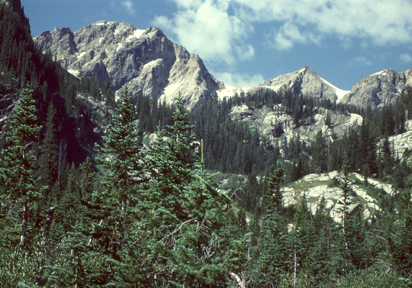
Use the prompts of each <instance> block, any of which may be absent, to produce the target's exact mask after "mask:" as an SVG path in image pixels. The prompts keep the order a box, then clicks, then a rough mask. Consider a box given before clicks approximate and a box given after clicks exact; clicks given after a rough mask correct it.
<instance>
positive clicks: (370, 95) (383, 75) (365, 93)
mask: <svg viewBox="0 0 412 288" xmlns="http://www.w3.org/2000/svg"><path fill="white" fill-rule="evenodd" d="M406 85H409V86H411V85H412V69H408V70H406V71H405V72H400V73H398V72H396V71H395V70H388V69H385V70H382V71H380V72H377V73H374V74H372V75H369V76H368V77H366V78H364V79H361V80H359V81H358V82H357V83H356V84H355V85H354V86H353V88H352V90H351V91H350V92H349V93H347V94H346V95H344V96H343V98H342V99H341V101H340V102H342V103H348V104H353V105H355V106H360V107H367V106H372V107H382V106H383V105H384V104H385V103H389V102H392V103H395V102H396V98H397V97H398V96H399V95H400V94H401V93H402V90H403V89H405V87H406Z"/></svg>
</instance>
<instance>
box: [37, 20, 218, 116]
mask: <svg viewBox="0 0 412 288" xmlns="http://www.w3.org/2000/svg"><path fill="white" fill-rule="evenodd" d="M34 41H35V43H36V44H37V45H38V47H42V49H43V50H45V51H46V50H49V51H50V52H51V53H52V55H55V58H56V59H57V60H58V61H60V62H61V63H62V65H63V66H64V67H66V69H67V70H68V71H69V72H70V73H71V74H73V75H75V76H76V77H79V78H80V77H81V76H83V75H84V74H85V75H88V76H92V75H94V76H96V77H97V78H98V79H99V80H101V81H106V80H109V82H110V86H111V88H112V89H114V90H115V91H117V92H116V95H117V96H119V95H120V93H121V90H122V89H123V87H124V85H125V84H127V85H128V88H129V91H130V92H131V93H132V94H133V95H138V94H139V93H143V94H145V95H154V96H156V97H160V98H161V99H162V100H165V101H166V103H170V102H172V101H173V100H174V99H175V98H176V97H177V96H178V94H179V93H181V95H182V96H183V98H184V102H185V103H186V106H187V107H188V108H189V109H190V108H193V107H195V106H197V105H199V104H201V103H204V102H206V101H208V100H212V99H215V98H216V96H217V94H216V90H218V89H219V88H222V87H223V83H221V82H219V81H217V80H216V79H215V78H214V77H213V76H212V75H211V74H210V73H209V72H208V71H207V69H206V67H205V65H204V63H203V61H202V60H201V59H200V57H199V56H198V55H195V54H190V53H189V52H187V50H186V49H185V48H183V47H182V46H179V45H177V44H175V43H173V42H172V41H170V40H169V39H168V38H167V37H166V36H165V35H164V34H163V32H162V31H161V30H160V29H158V28H153V27H150V28H147V29H146V30H139V29H137V28H136V27H134V26H133V25H130V24H126V23H120V24H119V23H118V22H107V21H99V22H96V23H94V24H91V25H86V26H84V27H83V28H81V29H80V30H78V31H76V32H74V33H73V32H72V31H71V30H70V29H69V28H62V29H57V28H55V29H54V30H53V31H52V32H48V31H47V32H44V33H42V34H41V35H39V36H37V37H35V38H34Z"/></svg>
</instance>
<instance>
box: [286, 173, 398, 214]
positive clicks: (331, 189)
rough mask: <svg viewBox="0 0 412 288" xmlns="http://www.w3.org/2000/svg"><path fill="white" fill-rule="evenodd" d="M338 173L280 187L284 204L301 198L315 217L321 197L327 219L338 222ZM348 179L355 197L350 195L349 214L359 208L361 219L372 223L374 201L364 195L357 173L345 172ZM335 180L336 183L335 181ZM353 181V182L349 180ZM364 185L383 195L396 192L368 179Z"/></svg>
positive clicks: (294, 202) (360, 176) (339, 176)
mask: <svg viewBox="0 0 412 288" xmlns="http://www.w3.org/2000/svg"><path fill="white" fill-rule="evenodd" d="M341 176H342V175H340V173H338V172H337V171H332V172H329V173H322V174H316V173H314V174H309V175H306V176H304V177H303V178H301V179H300V180H298V181H296V182H294V183H291V184H288V185H286V186H284V187H282V188H281V191H282V194H283V203H284V205H285V206H286V207H287V206H290V205H296V204H298V203H299V201H300V199H301V198H302V197H303V196H305V197H306V199H307V201H308V206H309V208H310V210H311V212H312V214H313V215H315V214H316V211H317V209H318V208H319V203H320V201H321V199H322V197H324V199H325V203H324V205H325V209H327V210H330V216H331V217H332V218H333V219H334V220H335V221H336V222H341V221H342V213H341V212H340V210H341V208H342V188H341V187H340V184H338V185H336V182H337V183H340V182H341V181H342V179H341ZM348 176H349V177H350V178H352V179H350V185H349V186H350V188H351V189H352V191H353V192H354V194H355V195H356V196H357V197H354V196H355V195H352V196H350V197H349V198H350V200H351V202H352V204H351V205H350V206H349V209H350V211H351V212H352V213H355V212H356V211H357V210H359V209H362V213H363V218H364V219H367V220H369V221H371V220H372V218H373V217H374V215H375V213H376V212H379V211H381V208H380V207H379V205H378V202H377V201H376V199H374V198H373V197H371V196H370V195H369V194H368V191H367V189H365V187H364V185H361V184H360V183H363V184H364V183H365V177H364V176H362V175H361V174H358V173H349V175H348ZM335 179H336V180H335ZM353 179H355V180H353ZM367 181H368V186H370V187H374V188H376V189H381V190H382V191H385V193H387V194H390V195H394V194H396V193H397V191H396V190H395V189H394V187H393V186H392V185H390V184H385V183H381V182H380V181H378V180H375V179H371V178H368V179H367Z"/></svg>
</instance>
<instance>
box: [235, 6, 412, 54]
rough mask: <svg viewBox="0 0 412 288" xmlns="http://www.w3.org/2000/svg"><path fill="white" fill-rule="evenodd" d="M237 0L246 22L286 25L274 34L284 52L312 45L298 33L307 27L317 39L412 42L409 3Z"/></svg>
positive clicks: (411, 20)
mask: <svg viewBox="0 0 412 288" xmlns="http://www.w3.org/2000/svg"><path fill="white" fill-rule="evenodd" d="M234 1H236V2H237V3H239V7H240V15H241V16H239V17H240V18H242V19H249V21H253V22H267V23H268V24H273V25H279V24H276V23H280V24H281V25H282V23H286V24H283V26H281V28H280V29H279V31H278V33H275V34H274V35H273V37H274V42H275V43H277V42H279V43H281V45H280V47H281V48H282V47H283V49H288V48H290V47H292V46H293V45H294V44H295V43H306V42H308V38H307V36H306V35H303V34H302V33H297V32H299V31H300V29H301V28H303V27H310V29H311V33H313V35H314V36H315V39H316V38H318V37H321V36H323V35H332V36H336V37H338V38H341V39H342V40H345V41H347V39H348V38H349V39H351V38H359V39H361V40H365V41H369V42H372V43H373V44H377V45H388V44H401V43H410V42H412V18H411V17H410V15H409V14H410V13H409V12H410V11H412V2H411V1H409V0H393V1H386V0H376V1H369V0H339V1H331V0H317V1H312V0H290V1H281V0H278V1H273V0H260V1H249V0H234ZM272 22H273V23H272ZM275 22H276V23H275ZM285 25H286V26H285ZM282 29H283V30H285V31H286V32H285V31H282ZM291 33H292V34H291ZM293 36H296V37H293ZM303 40H305V41H303Z"/></svg>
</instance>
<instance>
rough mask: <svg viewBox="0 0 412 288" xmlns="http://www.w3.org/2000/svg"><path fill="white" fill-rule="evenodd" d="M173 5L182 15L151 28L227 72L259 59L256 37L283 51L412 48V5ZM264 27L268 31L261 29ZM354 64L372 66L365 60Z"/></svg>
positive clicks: (207, 1) (349, 0) (193, 0)
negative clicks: (326, 46)
mask: <svg viewBox="0 0 412 288" xmlns="http://www.w3.org/2000/svg"><path fill="white" fill-rule="evenodd" d="M169 1H173V2H174V3H175V4H176V7H177V11H176V12H175V13H174V14H173V15H172V16H162V15H160V16H157V17H155V18H154V20H153V21H152V25H154V26H158V27H160V28H161V29H163V31H165V32H166V34H167V35H168V36H169V37H170V38H172V40H173V41H175V42H177V43H179V44H181V45H183V46H184V47H185V48H187V49H188V50H189V52H190V53H196V54H199V55H200V56H201V58H202V59H203V60H205V62H207V63H208V65H210V64H212V65H215V64H219V65H222V64H226V66H227V68H225V69H229V66H231V67H230V69H231V68H233V66H235V65H236V64H237V61H238V60H240V61H245V60H250V59H253V58H254V57H255V48H256V47H257V46H254V45H258V44H254V43H251V42H250V41H251V40H252V39H253V38H252V37H251V36H252V34H253V35H254V33H255V32H256V35H255V36H259V34H260V35H264V34H266V35H265V37H266V38H265V39H266V43H268V44H269V47H272V48H275V49H277V50H280V51H286V50H289V49H291V48H292V47H294V46H295V45H308V44H316V45H322V44H323V43H326V41H325V42H322V41H323V40H324V39H338V40H339V41H340V44H341V46H342V47H344V48H346V49H348V48H351V47H353V46H354V45H359V46H360V47H361V48H363V49H365V48H367V47H368V46H376V45H378V46H385V45H398V44H411V43H412V17H410V11H412V1H410V0H392V1H387V0H375V1H370V0H339V1H338V0H289V1H284V0H259V1H250V0H169ZM123 3H131V1H130V0H127V1H124V2H123ZM259 24H260V26H258V25H259ZM262 24H263V25H262ZM263 26H264V27H265V28H263V29H264V30H263V29H262V28H258V27H263ZM351 63H352V64H351V65H370V61H368V60H367V59H361V58H360V59H358V60H356V59H354V60H353V61H352V62H351Z"/></svg>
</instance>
